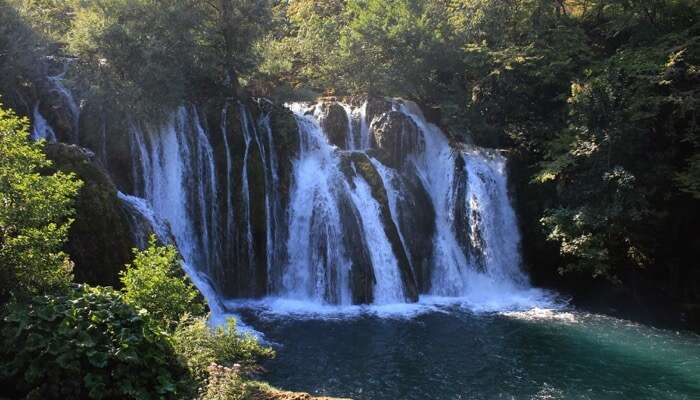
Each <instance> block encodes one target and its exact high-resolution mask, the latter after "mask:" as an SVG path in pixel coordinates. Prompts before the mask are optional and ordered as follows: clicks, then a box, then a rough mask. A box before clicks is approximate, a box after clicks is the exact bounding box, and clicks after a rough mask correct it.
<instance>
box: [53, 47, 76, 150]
mask: <svg viewBox="0 0 700 400" xmlns="http://www.w3.org/2000/svg"><path fill="white" fill-rule="evenodd" d="M69 66H70V60H68V61H65V62H64V63H63V70H62V71H61V73H59V74H58V75H53V76H49V77H47V79H48V81H49V83H50V84H51V86H52V87H53V91H54V92H55V93H56V94H58V96H59V97H61V98H62V99H63V102H64V103H65V105H66V106H67V107H68V112H69V113H70V117H71V120H72V121H71V122H72V127H71V128H72V131H71V132H70V140H71V142H73V143H76V144H77V143H79V142H80V136H79V124H80V107H79V106H78V102H77V101H76V100H75V98H74V97H73V93H72V92H71V91H70V90H69V89H68V88H67V87H66V86H65V85H64V84H63V80H64V78H65V76H66V72H67V71H68V67H69Z"/></svg>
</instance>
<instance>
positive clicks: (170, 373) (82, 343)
mask: <svg viewBox="0 0 700 400" xmlns="http://www.w3.org/2000/svg"><path fill="white" fill-rule="evenodd" d="M0 332H1V334H0V338H1V340H2V347H1V348H0V360H2V361H0V382H2V384H3V388H4V389H9V388H11V387H14V388H15V391H16V393H15V394H16V395H17V396H25V395H29V396H31V398H91V399H104V398H122V399H146V398H176V397H178V396H180V395H183V394H185V393H187V391H186V387H185V385H186V384H187V383H188V377H187V370H186V369H185V368H184V367H183V366H182V365H181V364H180V363H179V361H178V358H177V357H176V355H175V354H174V352H173V349H172V347H171V345H170V342H169V340H168V337H167V336H166V335H165V334H164V333H162V332H161V331H159V330H158V329H154V327H153V326H152V325H151V324H150V323H149V321H148V319H147V318H146V317H145V316H143V315H141V314H139V313H138V312H136V311H135V310H134V309H133V308H132V307H131V306H129V305H126V304H125V303H124V301H123V300H122V297H121V295H120V294H119V292H116V291H114V290H112V289H108V288H90V287H87V286H79V287H76V288H75V289H74V290H72V291H70V292H69V293H68V294H65V295H60V296H54V295H44V296H37V297H34V298H32V299H31V300H30V301H29V302H28V303H26V304H12V305H11V306H10V308H9V312H8V313H7V314H6V316H5V317H4V324H3V326H2V330H1V331H0Z"/></svg>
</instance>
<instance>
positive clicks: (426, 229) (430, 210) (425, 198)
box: [396, 164, 435, 293]
mask: <svg viewBox="0 0 700 400" xmlns="http://www.w3.org/2000/svg"><path fill="white" fill-rule="evenodd" d="M400 181H401V183H400V187H401V193H402V195H401V196H398V199H397V202H396V213H397V215H396V219H397V222H398V224H399V229H401V232H402V236H403V238H404V243H405V244H406V247H407V251H408V254H409V257H410V260H411V265H412V266H413V271H414V275H415V277H416V284H417V286H418V291H419V292H420V293H428V292H429V291H430V283H431V278H432V276H431V264H430V263H431V260H432V255H433V236H434V235H435V208H434V207H433V202H432V199H431V198H430V194H429V193H428V191H427V190H426V189H425V187H424V186H423V183H422V182H421V180H420V179H419V178H418V175H417V171H415V167H413V165H412V164H411V165H410V167H409V168H408V170H407V171H405V172H404V173H403V174H401V176H400Z"/></svg>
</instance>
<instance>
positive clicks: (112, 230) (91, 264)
mask: <svg viewBox="0 0 700 400" xmlns="http://www.w3.org/2000/svg"><path fill="white" fill-rule="evenodd" d="M45 152H46V154H47V156H48V158H49V159H50V160H51V161H52V162H53V166H52V171H49V172H53V171H55V170H60V171H65V172H73V173H75V174H76V175H77V176H78V177H79V178H80V179H81V180H82V181H83V186H82V188H81V189H80V192H79V193H78V197H77V199H76V202H75V209H76V214H75V222H73V225H71V228H70V230H69V232H68V242H67V243H66V245H65V251H66V253H68V254H69V255H70V258H71V260H72V261H73V262H74V263H75V267H74V270H73V272H74V274H75V280H76V281H77V282H85V283H89V284H94V285H112V286H115V287H118V286H120V282H119V272H120V271H121V270H122V269H123V268H124V264H126V263H128V262H130V260H131V259H132V250H131V249H132V248H134V247H136V246H137V244H136V243H135V242H134V239H133V238H134V234H133V232H132V231H131V227H130V224H129V215H128V213H127V211H126V210H125V209H124V207H123V205H122V204H121V202H120V200H119V198H118V197H117V189H116V187H115V185H114V183H113V182H112V180H111V179H110V177H109V176H108V175H107V173H106V171H105V170H104V169H103V168H102V167H101V166H100V165H99V164H98V163H97V162H96V160H95V155H94V153H92V152H91V151H89V150H87V149H85V148H82V147H78V146H75V145H66V144H61V143H58V144H47V145H46V148H45Z"/></svg>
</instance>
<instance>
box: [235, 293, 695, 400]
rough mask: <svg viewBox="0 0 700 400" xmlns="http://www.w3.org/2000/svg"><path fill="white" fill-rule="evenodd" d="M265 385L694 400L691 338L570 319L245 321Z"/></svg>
mask: <svg viewBox="0 0 700 400" xmlns="http://www.w3.org/2000/svg"><path fill="white" fill-rule="evenodd" d="M245 319H246V320H247V321H248V322H249V323H250V324H251V325H252V326H253V327H255V329H257V330H259V331H261V332H262V333H263V334H264V335H265V338H266V339H267V340H268V341H269V342H271V343H273V344H274V347H275V348H276V350H277V358H276V359H275V360H273V361H271V362H269V363H267V364H266V365H265V367H266V368H267V369H268V371H269V372H268V373H266V375H264V378H265V379H267V380H269V381H270V383H272V384H273V385H276V386H279V387H283V388H285V389H290V390H299V391H307V392H310V393H313V394H323V395H330V396H345V397H352V398H355V399H373V400H381V399H392V400H395V399H596V400H598V399H654V400H657V399H700V336H698V335H696V334H692V333H687V332H676V331H670V330H661V329H656V328H652V327H649V326H644V325H640V324H635V323H632V322H629V321H624V320H620V319H615V318H611V317H605V316H600V315H592V314H587V313H583V312H577V311H573V310H559V311H553V310H546V309H534V310H531V311H526V312H481V313H475V312H472V311H469V310H468V309H465V308H462V307H459V306H433V307H427V308H425V309H420V308H417V309H416V310H410V309H408V310H404V311H401V312H397V313H395V314H391V313H390V314H389V315H382V314H380V315H376V313H374V312H371V311H369V312H365V311H362V310H359V311H357V310H356V312H354V313H351V314H349V315H348V314H344V313H338V314H333V313H324V314H320V315H316V314H294V315H289V314H277V313H272V312H268V311H260V310H257V311H248V312H247V313H246V318H245Z"/></svg>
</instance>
